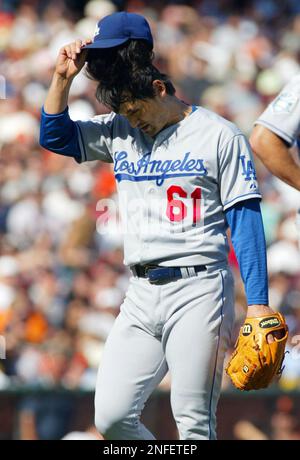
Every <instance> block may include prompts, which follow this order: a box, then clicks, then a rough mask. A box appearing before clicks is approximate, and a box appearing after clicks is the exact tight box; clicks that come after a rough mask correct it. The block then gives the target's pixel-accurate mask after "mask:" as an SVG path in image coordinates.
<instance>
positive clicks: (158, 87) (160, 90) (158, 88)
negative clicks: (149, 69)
mask: <svg viewBox="0 0 300 460" xmlns="http://www.w3.org/2000/svg"><path fill="white" fill-rule="evenodd" d="M152 86H153V88H154V93H155V96H160V97H165V96H166V94H167V90H166V85H165V83H164V82H163V81H162V80H153V82H152Z"/></svg>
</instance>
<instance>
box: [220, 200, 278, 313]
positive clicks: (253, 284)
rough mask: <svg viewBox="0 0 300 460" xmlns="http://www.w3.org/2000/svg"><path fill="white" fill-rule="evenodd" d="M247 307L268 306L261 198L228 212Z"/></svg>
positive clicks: (227, 217)
mask: <svg viewBox="0 0 300 460" xmlns="http://www.w3.org/2000/svg"><path fill="white" fill-rule="evenodd" d="M225 215H226V219H227V222H228V224H229V227H230V230H231V241H232V245H233V247H234V250H235V254H236V257H237V260H238V263H239V267H240V272H241V277H242V280H243V282H244V286H245V292H246V297H247V301H248V305H254V304H264V305H268V304H269V299H268V272H267V257H266V241H265V233H264V227H263V222H262V216H261V211H260V204H259V199H258V198H253V199H249V200H245V201H241V202H239V203H237V204H235V205H234V206H232V207H231V208H228V209H227V210H226V211H225Z"/></svg>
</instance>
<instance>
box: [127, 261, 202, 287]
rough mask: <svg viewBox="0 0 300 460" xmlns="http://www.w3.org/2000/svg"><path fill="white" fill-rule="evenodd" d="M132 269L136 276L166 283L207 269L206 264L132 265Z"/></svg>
mask: <svg viewBox="0 0 300 460" xmlns="http://www.w3.org/2000/svg"><path fill="white" fill-rule="evenodd" d="M130 269H131V271H132V273H133V275H134V276H137V277H138V278H147V279H148V280H149V282H150V283H151V284H165V283H168V282H170V281H175V280H177V279H181V278H190V277H192V276H196V274H197V273H198V272H203V271H205V270H206V266H205V265H194V266H191V267H160V266H158V265H132V266H131V267H130Z"/></svg>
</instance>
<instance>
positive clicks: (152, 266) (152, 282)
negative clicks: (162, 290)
mask: <svg viewBox="0 0 300 460" xmlns="http://www.w3.org/2000/svg"><path fill="white" fill-rule="evenodd" d="M155 268H159V267H158V266H157V265H145V277H146V278H147V280H148V281H149V283H150V284H156V282H155V281H154V280H151V279H150V278H149V276H148V272H149V270H155Z"/></svg>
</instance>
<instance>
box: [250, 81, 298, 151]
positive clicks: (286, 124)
mask: <svg viewBox="0 0 300 460" xmlns="http://www.w3.org/2000/svg"><path fill="white" fill-rule="evenodd" d="M255 124H258V125H263V126H265V127H266V128H268V129H269V130H270V131H272V132H274V133H275V134H277V135H278V136H279V137H281V138H282V139H284V140H285V141H286V142H287V143H288V144H289V146H291V145H292V144H293V143H294V142H295V140H296V138H297V137H298V136H299V134H300V75H297V76H296V77H294V78H292V80H291V81H290V82H289V83H288V84H287V85H286V86H285V87H284V88H283V89H282V91H281V92H280V93H279V95H278V96H277V97H276V98H275V99H274V101H272V102H271V103H270V104H269V105H268V107H267V108H266V110H265V111H264V112H263V113H262V114H261V116H260V117H259V118H258V120H256V122H255Z"/></svg>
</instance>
